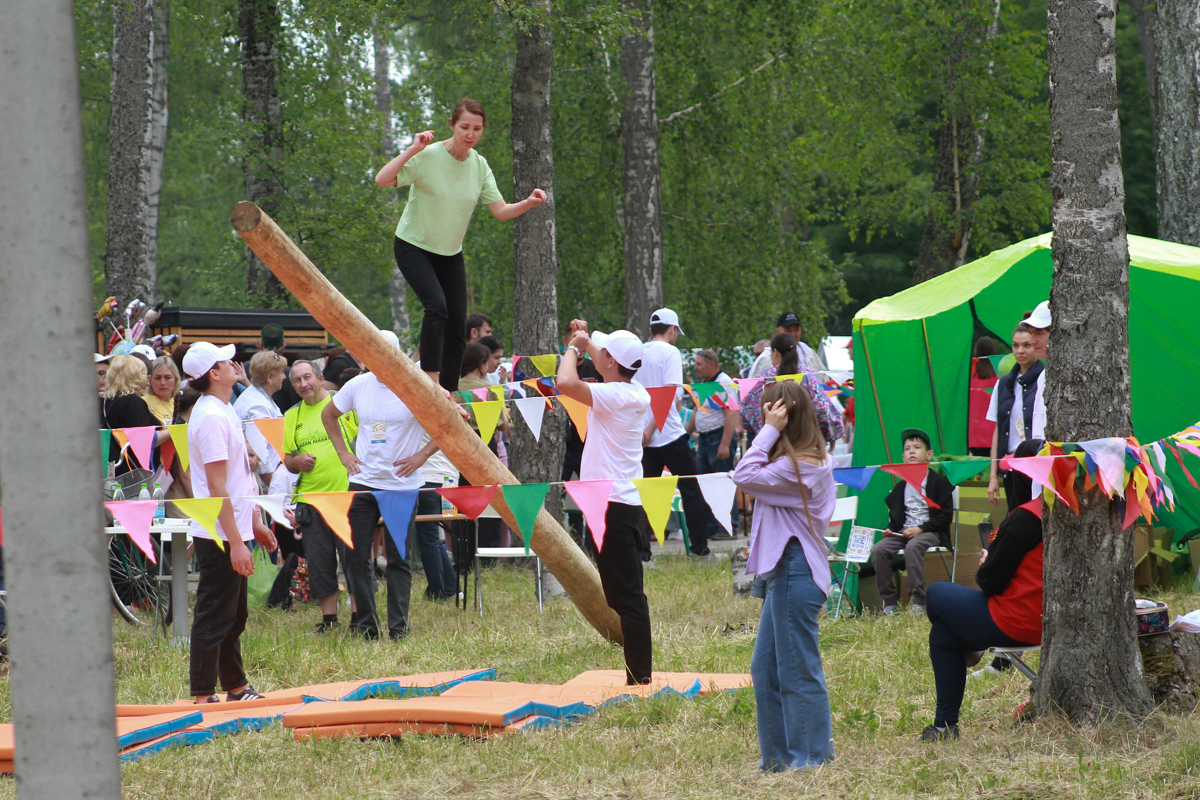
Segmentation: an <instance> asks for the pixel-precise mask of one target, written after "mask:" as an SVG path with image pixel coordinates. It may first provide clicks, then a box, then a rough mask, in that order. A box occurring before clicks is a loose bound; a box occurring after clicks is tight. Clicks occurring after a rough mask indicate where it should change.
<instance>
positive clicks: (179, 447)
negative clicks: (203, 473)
mask: <svg viewBox="0 0 1200 800" xmlns="http://www.w3.org/2000/svg"><path fill="white" fill-rule="evenodd" d="M167 430H168V431H170V432H171V441H172V442H174V443H175V452H176V454H178V455H179V466H180V467H182V468H183V471H184V472H187V469H188V440H187V423H180V424H178V425H168V426H167Z"/></svg>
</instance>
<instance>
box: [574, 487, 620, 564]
mask: <svg viewBox="0 0 1200 800" xmlns="http://www.w3.org/2000/svg"><path fill="white" fill-rule="evenodd" d="M615 482H616V481H611V480H603V481H567V482H566V484H565V485H566V487H567V494H569V495H571V499H572V500H574V501H575V505H577V506H579V510H580V511H582V512H583V519H584V521H585V522H587V526H588V527H589V528H591V530H592V539H593V540H595V542H596V549H597V550H603V549H604V531H605V525H606V523H605V520H604V515H605V514H607V513H608V496H609V495H610V494H612V487H613V484H614V483H615Z"/></svg>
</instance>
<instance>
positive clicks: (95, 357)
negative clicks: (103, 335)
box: [92, 353, 112, 364]
mask: <svg viewBox="0 0 1200 800" xmlns="http://www.w3.org/2000/svg"><path fill="white" fill-rule="evenodd" d="M111 358H112V356H111V355H107V356H106V355H102V354H101V353H92V360H93V361H94V362H95V363H97V364H99V363H100V362H101V361H108V360H109V359H111Z"/></svg>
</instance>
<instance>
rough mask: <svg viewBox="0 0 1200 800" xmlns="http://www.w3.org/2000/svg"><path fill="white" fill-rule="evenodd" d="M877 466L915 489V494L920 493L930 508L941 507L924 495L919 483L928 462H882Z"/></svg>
mask: <svg viewBox="0 0 1200 800" xmlns="http://www.w3.org/2000/svg"><path fill="white" fill-rule="evenodd" d="M879 468H880V469H881V470H883V471H884V472H886V473H888V474H890V475H895V476H896V477H897V478H899V479H900V480H902V481H904V482H905V483H907V484H908V485H909V486H911V487H913V488H914V489H916V490H917V494H919V495H921V499H923V500H924V501H925V502H926V503H928V504H929V507H930V508H941V506H939V505H938V504H937V503H935V502H933V501H932V500H930V499H929V498H928V497H926V496H925V493H924V492H923V491H922V486H921V484H922V483H924V481H925V476H926V475H927V474H928V473H929V463H928V462H926V463H924V464H882V465H880V467H879Z"/></svg>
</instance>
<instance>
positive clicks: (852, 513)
mask: <svg viewBox="0 0 1200 800" xmlns="http://www.w3.org/2000/svg"><path fill="white" fill-rule="evenodd" d="M856 516H858V497H839V498H838V499H837V504H836V505H835V506H834V507H833V518H832V519H830V520H829V524H830V525H833V524H835V523H840V522H846V521H849V522H850V523H851V524H854V518H855V517H856ZM829 538H830V537H825V547H826V548H827V549H828V550H829V563H830V564H831V565H832V564H836V563H841V564H842V570H843V573H842V578H841V580H838V576H837V573H836V572H835V571H834V570H833V569H832V568H830V570H829V577H830V578H831V579H832V580H833V582H834V583H836V584H837V585H838V590H839V592H840V594H838V601H837V605H836V606H834V609H833V615H832V617H833V619H837V618H838V615H839V614H841V611H842V599H843V598H844V597H845V596H846V574H847V573H849V572H850V560H849V559H848V558H846V556H845V554H842V555H839V554H838V553H837V551H836V550H835V549H834V547H835V546H836V545H837V539H836V538H834V540H833V542H830V541H829Z"/></svg>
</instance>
